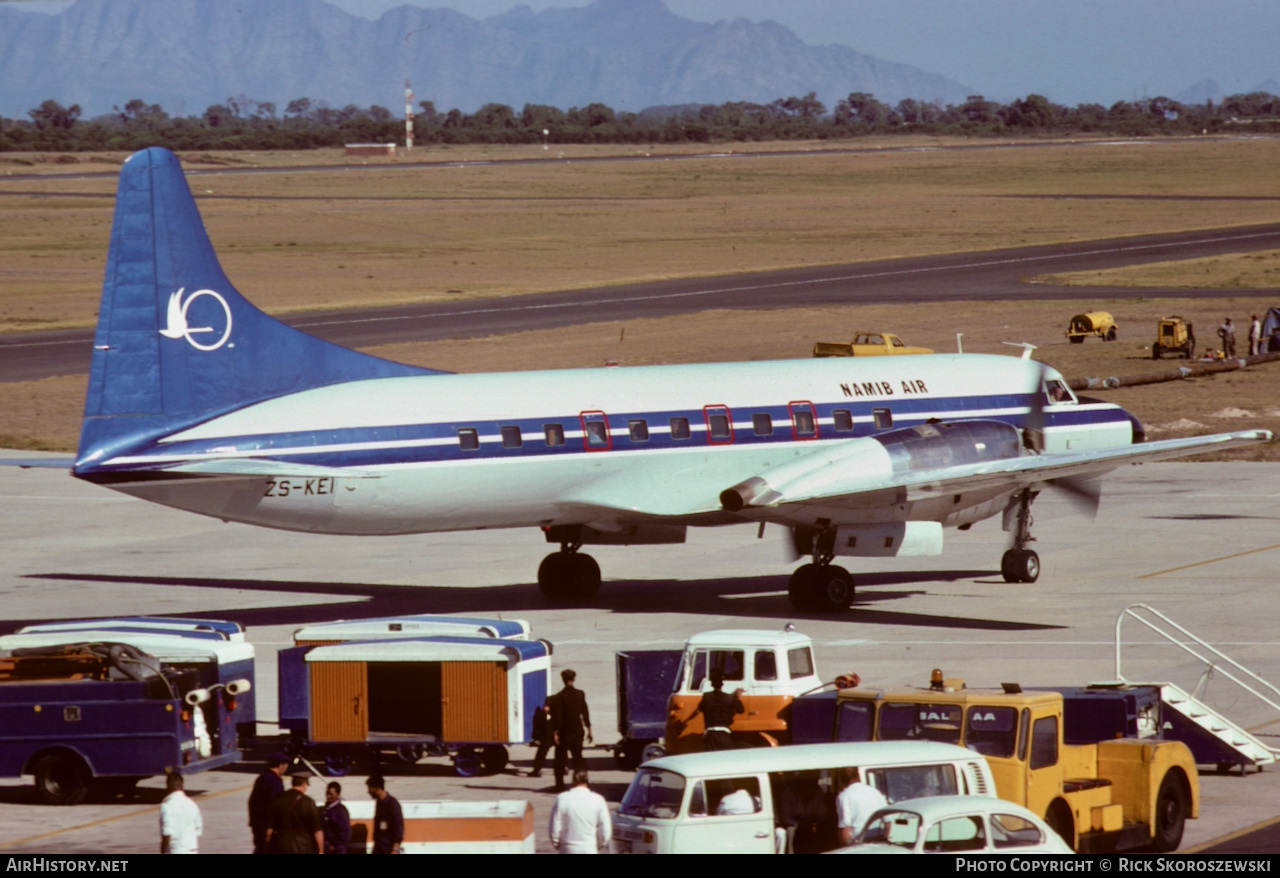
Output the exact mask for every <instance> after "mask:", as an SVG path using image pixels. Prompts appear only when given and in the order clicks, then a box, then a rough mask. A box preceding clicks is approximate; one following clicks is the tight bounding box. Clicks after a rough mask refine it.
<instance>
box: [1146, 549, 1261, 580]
mask: <svg viewBox="0 0 1280 878" xmlns="http://www.w3.org/2000/svg"><path fill="white" fill-rule="evenodd" d="M1272 549H1280V543H1277V544H1276V545H1274V546H1263V547H1262V548H1261V549H1250V550H1249V551H1247V552H1236V553H1235V554H1234V555H1223V556H1222V557H1221V558H1210V559H1209V560H1208V561H1197V562H1196V563H1194V564H1184V565H1182V566H1181V567H1170V568H1169V569H1168V570H1160V571H1157V572H1156V573H1147V574H1145V575H1143V576H1139V577H1138V579H1155V578H1156V577H1157V576H1164V575H1165V574H1166V573H1178V572H1179V571H1182V570H1191V569H1192V568H1194V567H1203V566H1205V565H1206V564H1217V563H1218V562H1219V561H1230V560H1231V559H1232V558H1243V557H1245V556H1246V555H1256V554H1258V553H1259V552H1270V551H1271V550H1272Z"/></svg>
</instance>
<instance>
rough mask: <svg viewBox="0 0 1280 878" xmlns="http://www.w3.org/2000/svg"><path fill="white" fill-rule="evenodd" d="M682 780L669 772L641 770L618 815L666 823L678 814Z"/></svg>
mask: <svg viewBox="0 0 1280 878" xmlns="http://www.w3.org/2000/svg"><path fill="white" fill-rule="evenodd" d="M683 799H684V777H682V776H681V775H678V774H676V773H675V772H671V771H660V770H658V769H653V768H642V769H640V772H639V773H638V774H637V775H636V776H635V779H634V780H632V781H631V786H630V787H628V788H627V794H626V795H625V796H623V797H622V805H621V807H619V809H618V810H619V811H620V812H621V813H623V814H629V815H631V816H632V817H656V818H658V819H660V820H669V819H671V818H673V817H675V816H676V815H677V814H679V813H680V803H681V801H683Z"/></svg>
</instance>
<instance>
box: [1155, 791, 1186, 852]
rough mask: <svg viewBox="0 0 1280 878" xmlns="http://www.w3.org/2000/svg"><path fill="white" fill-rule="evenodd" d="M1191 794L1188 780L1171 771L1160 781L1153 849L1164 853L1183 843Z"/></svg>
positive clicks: (1175, 848)
mask: <svg viewBox="0 0 1280 878" xmlns="http://www.w3.org/2000/svg"><path fill="white" fill-rule="evenodd" d="M1189 810H1190V796H1188V795H1187V786H1186V781H1184V780H1183V779H1182V777H1181V776H1180V775H1178V774H1175V773H1174V772H1172V771H1170V772H1169V773H1168V774H1166V775H1165V776H1164V780H1162V781H1160V792H1158V793H1157V794H1156V810H1155V826H1153V827H1152V832H1153V834H1152V836H1151V849H1152V850H1153V851H1157V852H1159V853H1162V854H1167V853H1169V852H1170V851H1176V850H1177V849H1178V845H1180V844H1182V830H1183V829H1184V828H1185V827H1186V823H1187V812H1188V811H1189Z"/></svg>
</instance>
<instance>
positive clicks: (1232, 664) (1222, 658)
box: [1116, 604, 1280, 749]
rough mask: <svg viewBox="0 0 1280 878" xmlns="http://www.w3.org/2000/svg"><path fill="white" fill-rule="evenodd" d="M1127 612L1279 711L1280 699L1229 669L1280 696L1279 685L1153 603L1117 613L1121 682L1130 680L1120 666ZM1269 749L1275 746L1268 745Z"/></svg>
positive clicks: (1119, 676) (1117, 651)
mask: <svg viewBox="0 0 1280 878" xmlns="http://www.w3.org/2000/svg"><path fill="white" fill-rule="evenodd" d="M1139 609H1141V610H1146V611H1147V612H1149V613H1151V614H1152V615H1154V616H1158V617H1159V618H1160V619H1162V620H1163V621H1164V622H1167V623H1168V624H1169V625H1171V626H1173V627H1174V628H1176V629H1178V631H1179V632H1180V633H1181V634H1182V635H1184V636H1185V637H1188V638H1190V639H1191V640H1194V641H1195V642H1196V643H1198V644H1199V645H1200V646H1201V647H1203V648H1204V649H1205V650H1207V651H1208V652H1210V653H1212V654H1213V655H1214V656H1216V657H1217V658H1218V659H1219V661H1217V662H1215V661H1214V660H1212V659H1210V658H1206V657H1205V656H1203V655H1200V654H1199V653H1197V652H1196V651H1195V650H1194V649H1193V648H1192V647H1191V646H1190V645H1188V644H1186V643H1183V642H1182V641H1181V640H1179V639H1178V638H1177V637H1175V636H1173V635H1171V634H1169V633H1168V632H1167V631H1163V630H1161V629H1160V628H1159V627H1157V626H1156V625H1155V624H1153V623H1152V622H1150V621H1149V620H1147V619H1144V618H1142V617H1141V616H1139V615H1138V614H1137V613H1136V612H1134V610H1139ZM1125 616H1132V617H1133V618H1134V619H1137V620H1138V621H1139V622H1141V623H1142V624H1143V625H1146V626H1147V627H1148V628H1150V629H1151V630H1152V631H1154V632H1155V633H1157V634H1159V635H1160V636H1161V637H1163V638H1164V639H1166V640H1168V641H1169V642H1170V643H1172V644H1174V645H1175V646H1177V647H1179V648H1181V649H1182V650H1183V651H1184V652H1186V653H1188V654H1190V655H1192V656H1193V657H1195V658H1196V659H1197V660H1198V661H1202V662H1204V663H1205V664H1206V665H1207V666H1208V667H1209V668H1210V669H1212V670H1214V671H1217V672H1221V673H1222V675H1223V676H1225V677H1226V678H1227V679H1228V680H1231V681H1232V682H1233V683H1235V684H1236V685H1237V686H1239V687H1241V688H1242V689H1244V690H1245V691H1246V692H1249V693H1250V694H1252V695H1254V696H1256V697H1257V698H1259V699H1261V700H1262V701H1264V702H1266V703H1267V704H1268V705H1270V706H1271V707H1272V708H1274V709H1275V710H1277V711H1280V703H1277V702H1275V701H1272V700H1271V699H1270V698H1268V697H1267V696H1266V695H1264V694H1262V693H1261V692H1258V691H1257V690H1256V689H1254V688H1253V687H1252V686H1250V685H1249V684H1248V683H1246V682H1244V681H1243V680H1240V679H1238V678H1237V677H1236V676H1235V675H1234V674H1232V673H1231V670H1230V669H1231V668H1234V669H1235V670H1236V672H1237V673H1240V674H1242V675H1244V676H1247V677H1249V678H1250V679H1252V680H1253V681H1254V682H1256V683H1258V684H1260V685H1262V686H1263V687H1265V688H1267V689H1269V690H1270V691H1271V692H1273V693H1274V694H1275V696H1276V697H1277V698H1280V688H1277V687H1275V686H1273V685H1272V684H1271V683H1268V682H1267V681H1266V680H1264V679H1262V678H1261V677H1259V676H1258V675H1257V674H1255V673H1254V672H1253V671H1251V670H1249V669H1248V668H1246V667H1245V666H1244V665H1242V664H1240V663H1239V662H1238V661H1236V660H1235V659H1233V658H1231V656H1229V655H1227V654H1226V653H1224V652H1223V651H1222V650H1220V649H1218V648H1217V647H1215V646H1213V645H1212V644H1210V643H1207V642H1205V641H1204V640H1201V639H1200V638H1199V637H1197V636H1196V635H1194V634H1192V633H1191V632H1190V631H1188V630H1187V629H1186V628H1183V627H1182V626H1181V625H1179V624H1178V623H1177V622H1175V621H1173V620H1172V619H1170V618H1169V617H1168V616H1166V615H1165V614H1164V613H1161V612H1160V611H1159V610H1157V609H1155V608H1153V607H1151V606H1148V605H1147V604H1130V605H1129V606H1127V607H1125V608H1124V609H1123V610H1121V611H1120V615H1119V616H1117V617H1116V680H1117V681H1118V682H1120V683H1126V682H1128V681H1127V680H1125V678H1124V675H1123V674H1122V673H1121V668H1120V647H1121V645H1122V643H1123V641H1122V640H1121V636H1120V628H1121V625H1122V624H1123V623H1124V618H1125ZM1222 664H1226V665H1227V666H1228V667H1227V668H1223V667H1222ZM1264 746H1265V745H1264ZM1268 749H1274V748H1271V747H1268Z"/></svg>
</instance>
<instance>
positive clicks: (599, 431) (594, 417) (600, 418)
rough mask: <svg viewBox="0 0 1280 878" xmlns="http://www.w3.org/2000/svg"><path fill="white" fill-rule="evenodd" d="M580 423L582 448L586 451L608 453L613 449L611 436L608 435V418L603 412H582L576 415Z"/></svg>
mask: <svg viewBox="0 0 1280 878" xmlns="http://www.w3.org/2000/svg"><path fill="white" fill-rule="evenodd" d="M578 420H579V421H581V422H582V447H583V448H585V449H586V450H587V451H608V450H609V449H610V448H612V447H613V436H612V434H610V433H609V416H608V415H606V414H605V413H604V412H583V413H582V414H580V415H578Z"/></svg>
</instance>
